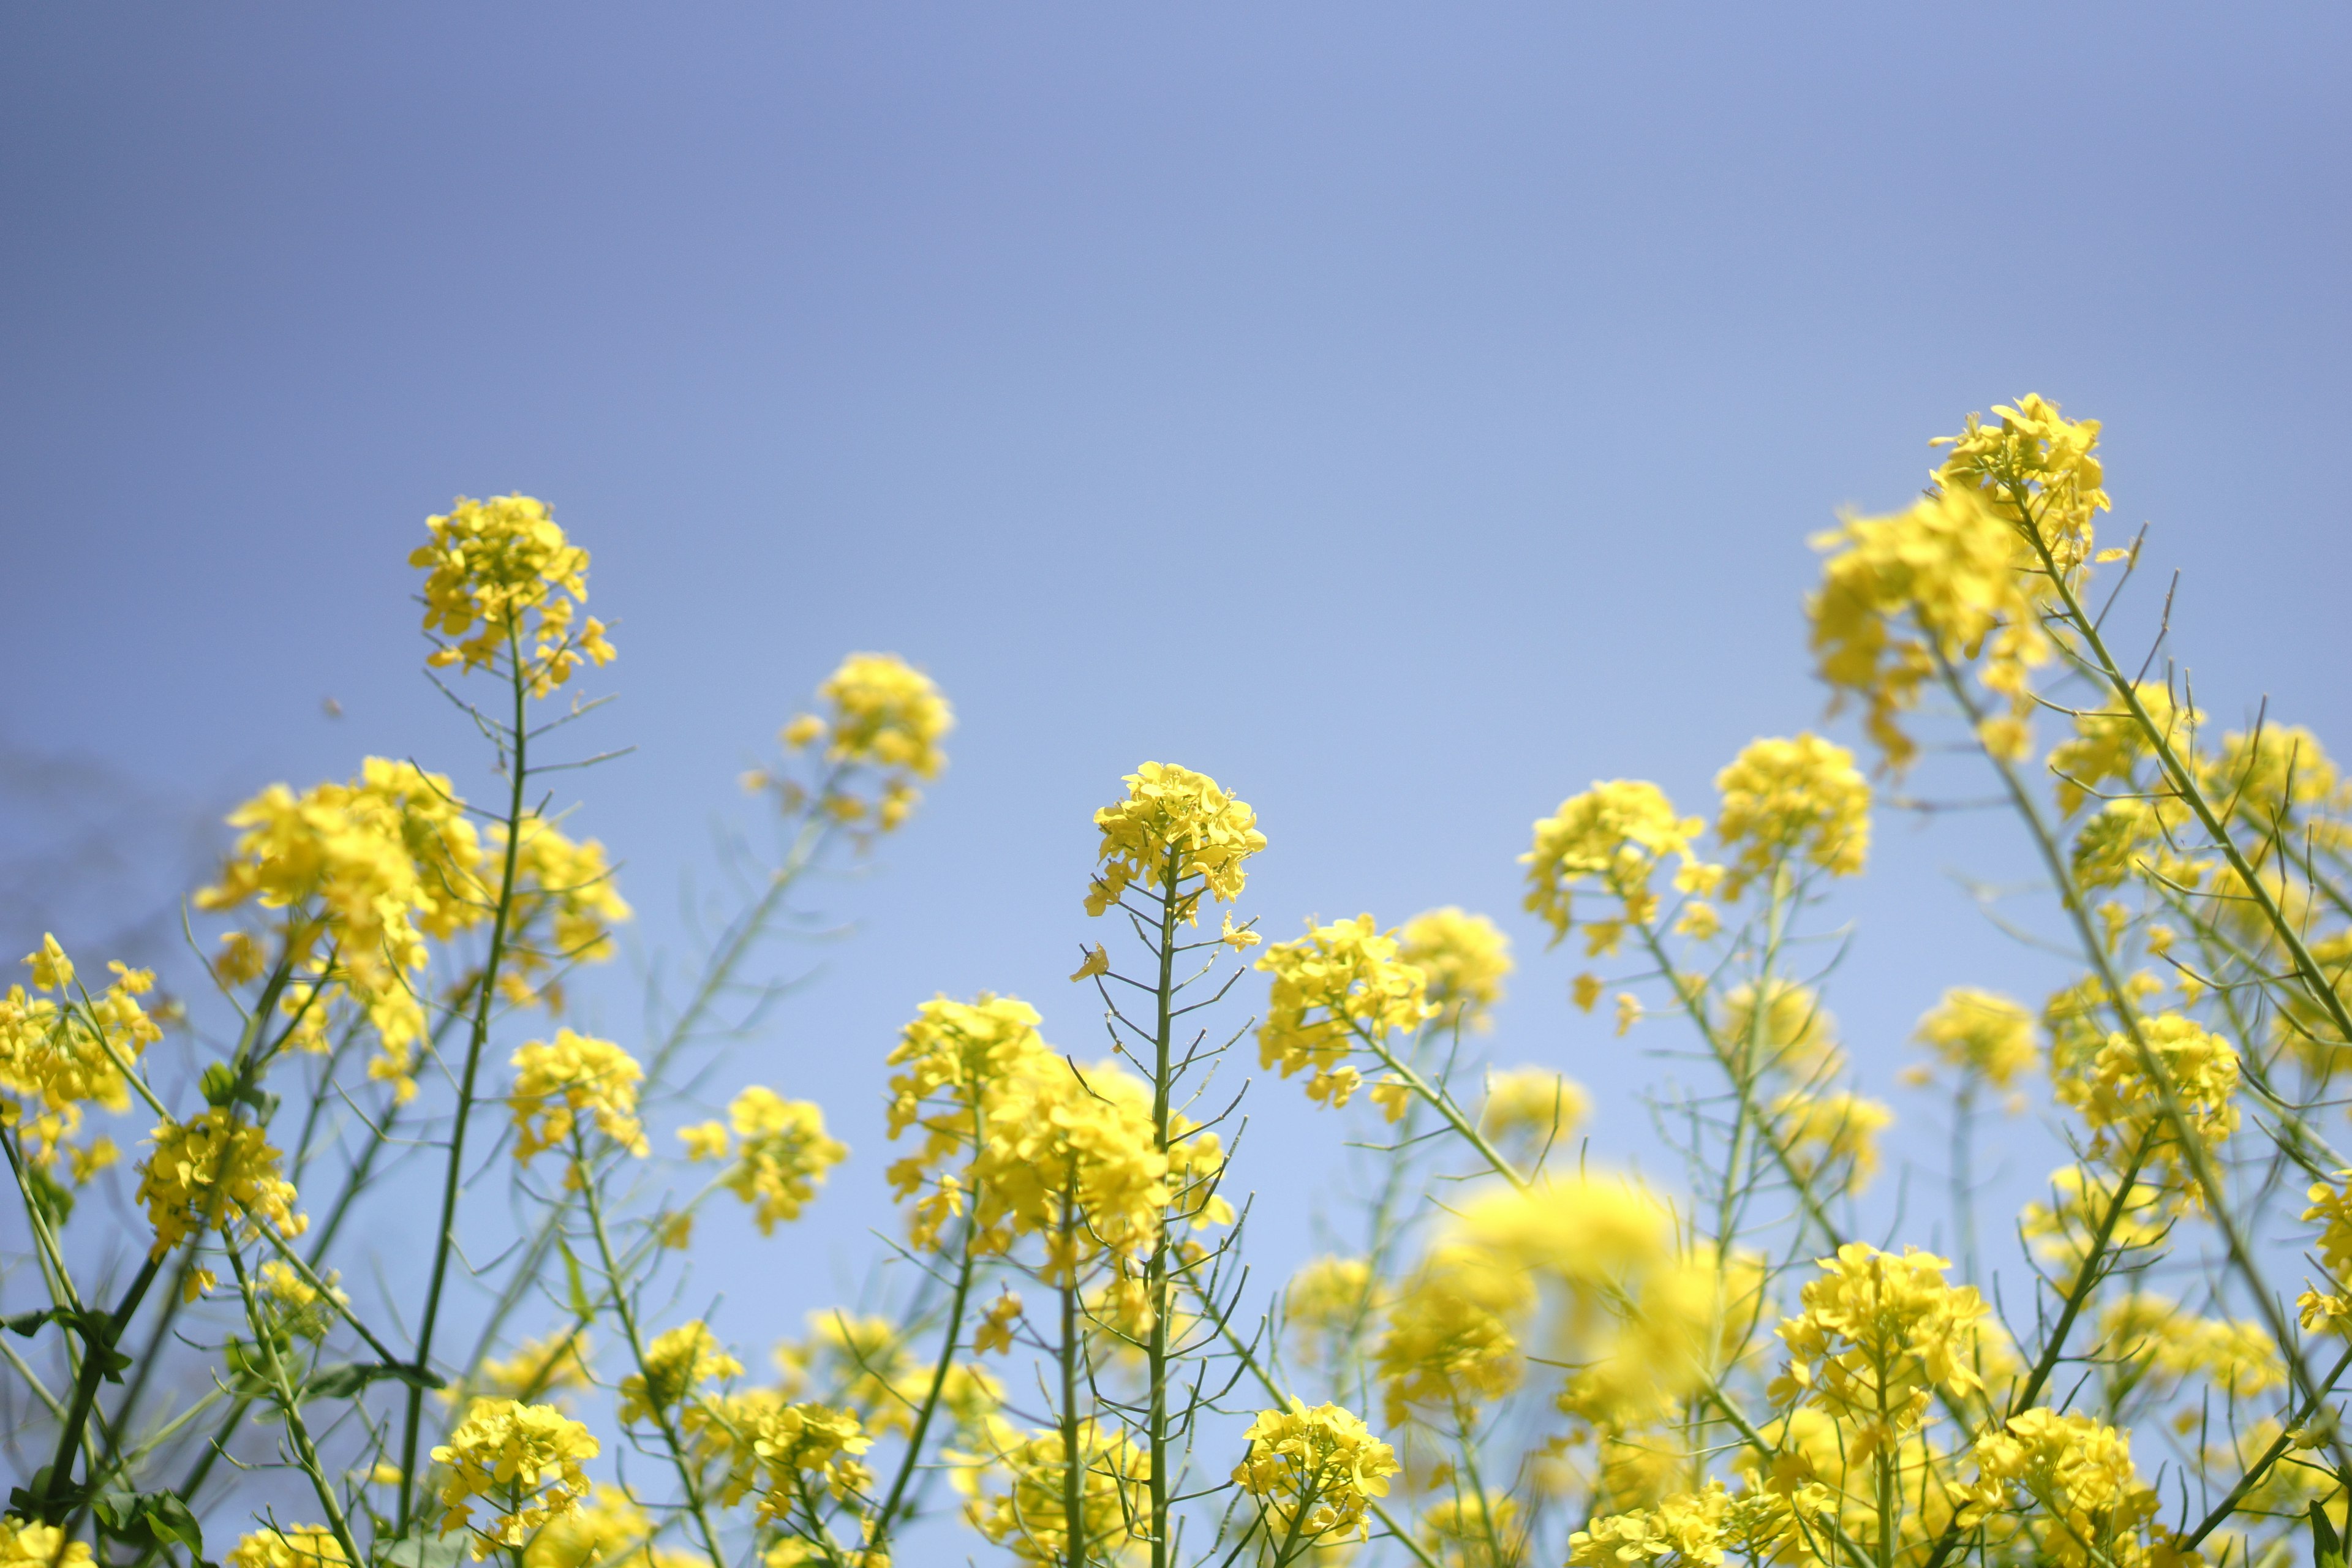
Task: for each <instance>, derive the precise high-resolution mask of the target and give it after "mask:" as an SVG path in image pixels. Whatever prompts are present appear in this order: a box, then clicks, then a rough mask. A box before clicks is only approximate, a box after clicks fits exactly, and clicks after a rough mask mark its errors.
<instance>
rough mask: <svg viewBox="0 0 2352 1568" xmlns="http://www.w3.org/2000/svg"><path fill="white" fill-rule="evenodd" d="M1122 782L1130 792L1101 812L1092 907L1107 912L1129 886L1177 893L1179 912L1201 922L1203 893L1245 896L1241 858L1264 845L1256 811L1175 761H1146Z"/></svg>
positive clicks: (1222, 898) (1227, 899)
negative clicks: (1194, 885)
mask: <svg viewBox="0 0 2352 1568" xmlns="http://www.w3.org/2000/svg"><path fill="white" fill-rule="evenodd" d="M1120 782H1122V783H1123V784H1126V785H1127V797H1126V798H1125V799H1123V800H1120V801H1118V802H1117V803H1115V804H1113V805H1107V806H1104V807H1103V808H1102V809H1101V810H1100V811H1097V812H1096V813H1095V826H1096V827H1097V828H1099V829H1100V830H1101V832H1102V846H1101V847H1100V848H1099V849H1098V850H1097V854H1096V858H1097V860H1099V861H1100V862H1101V869H1100V870H1099V871H1097V873H1096V875H1095V878H1094V879H1093V880H1092V881H1091V882H1089V883H1088V884H1087V913H1088V914H1090V915H1099V914H1101V913H1102V912H1103V911H1104V910H1108V909H1109V908H1110V907H1111V906H1112V905H1113V904H1116V903H1118V900H1119V899H1120V898H1121V897H1122V896H1123V895H1124V894H1125V893H1126V891H1127V889H1128V888H1129V887H1130V886H1140V887H1142V888H1145V889H1150V890H1151V891H1153V892H1155V893H1157V894H1158V895H1159V896H1160V897H1161V898H1164V899H1168V900H1173V901H1174V903H1175V905H1176V918H1177V919H1179V920H1186V921H1196V922H1197V921H1198V919H1199V907H1200V902H1201V897H1202V894H1203V893H1205V894H1207V895H1208V896H1209V897H1210V898H1212V899H1214V900H1216V901H1217V902H1219V903H1231V902H1232V901H1233V900H1235V899H1238V898H1240V897H1241V894H1242V885H1243V883H1244V881H1245V880H1246V879H1247V873H1246V872H1244V870H1243V868H1242V864H1243V862H1244V861H1245V860H1247V859H1248V858H1250V857H1251V856H1253V855H1255V854H1256V853H1257V852H1258V851H1259V850H1261V849H1263V848H1265V834H1263V833H1260V832H1259V831H1258V829H1257V813H1255V812H1254V811H1252V810H1251V809H1250V808H1249V807H1248V806H1247V805H1244V803H1243V802H1242V801H1240V800H1238V799H1236V798H1235V797H1234V795H1229V794H1228V793H1226V792H1225V791H1224V790H1223V789H1222V788H1220V787H1219V786H1218V784H1217V781H1216V780H1214V779H1213V778H1211V777H1210V776H1209V775H1208V774H1206V773H1194V772H1192V770H1191V769H1190V768H1180V767H1178V766H1177V765H1176V764H1175V763H1144V764H1143V765H1142V766H1141V767H1139V768H1138V769H1136V770H1135V772H1133V773H1129V774H1128V775H1127V776H1126V777H1125V778H1124V779H1123V780H1121V781H1120ZM1196 878H1197V879H1199V882H1200V885H1199V886H1198V887H1197V888H1192V889H1189V890H1188V889H1187V888H1186V886H1185V884H1187V883H1188V882H1191V881H1192V879H1196Z"/></svg>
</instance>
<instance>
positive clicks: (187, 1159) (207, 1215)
mask: <svg viewBox="0 0 2352 1568" xmlns="http://www.w3.org/2000/svg"><path fill="white" fill-rule="evenodd" d="M152 1138H153V1140H154V1143H155V1151H154V1152H153V1153H152V1154H150V1155H149V1156H148V1157H147V1159H146V1160H145V1162H143V1163H142V1164H141V1165H140V1167H139V1177H140V1179H139V1201H140V1202H141V1203H142V1204H144V1205H146V1206H147V1218H148V1223H149V1224H151V1225H152V1226H154V1228H155V1242H154V1246H153V1247H152V1249H151V1250H152V1256H154V1257H156V1258H162V1257H163V1256H165V1255H166V1254H168V1253H169V1252H170V1251H171V1250H172V1249H173V1247H177V1246H179V1245H180V1244H181V1243H182V1242H184V1241H188V1240H191V1239H193V1238H194V1237H199V1236H201V1235H203V1234H204V1233H205V1231H208V1230H217V1231H219V1232H221V1233H222V1234H223V1235H224V1236H226V1235H227V1234H229V1233H230V1232H231V1231H232V1230H234V1231H236V1233H237V1234H238V1235H239V1236H241V1237H243V1239H245V1240H247V1241H255V1240H257V1239H259V1238H260V1237H261V1235H262V1233H263V1231H264V1230H265V1229H267V1230H268V1231H271V1232H274V1233H275V1234H277V1235H278V1236H279V1237H296V1236H299V1235H301V1234H302V1232H303V1231H304V1230H305V1229H307V1228H308V1227H309V1226H310V1221H309V1220H308V1219H307V1218H306V1217H304V1216H303V1215H299V1214H297V1213H295V1212H294V1201H295V1193H294V1184H293V1183H291V1182H289V1181H287V1180H286V1179H285V1177H283V1176H282V1175H280V1174H279V1173H278V1158H279V1156H278V1151H277V1150H276V1149H274V1148H272V1147H270V1145H269V1142H268V1140H267V1139H266V1138H265V1137H264V1135H263V1133H262V1130H261V1129H260V1128H258V1127H256V1126H255V1125H254V1124H253V1123H251V1122H250V1121H237V1120H236V1115H235V1112H234V1111H233V1110H226V1109H223V1108H221V1107H219V1106H215V1107H213V1108H212V1109H210V1110H205V1111H203V1112H202V1113H200V1114H199V1115H197V1116H195V1117H194V1118H192V1119H191V1120H189V1121H171V1120H169V1119H168V1118H167V1119H166V1120H164V1121H160V1122H158V1123H156V1125H155V1131H154V1132H153V1133H152ZM210 1279H211V1276H210V1274H209V1273H208V1272H207V1271H205V1270H203V1269H198V1270H196V1272H195V1274H194V1276H192V1277H191V1279H190V1288H191V1289H199V1288H201V1286H202V1284H207V1283H209V1281H210Z"/></svg>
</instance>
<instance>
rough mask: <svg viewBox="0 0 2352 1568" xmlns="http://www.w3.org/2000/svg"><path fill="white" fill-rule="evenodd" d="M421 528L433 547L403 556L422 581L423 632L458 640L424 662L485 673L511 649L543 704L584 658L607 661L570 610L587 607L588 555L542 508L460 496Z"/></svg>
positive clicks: (599, 628) (599, 626)
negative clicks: (421, 575)
mask: <svg viewBox="0 0 2352 1568" xmlns="http://www.w3.org/2000/svg"><path fill="white" fill-rule="evenodd" d="M425 527H426V528H427V529H429V530H431V531H432V533H433V542H431V543H430V544H424V545H419V546H418V547H417V548H416V549H415V551H414V552H411V553H410V555H409V557H408V563H409V564H410V565H411V566H417V567H422V568H424V569H425V570H426V572H428V573H429V575H428V576H427V577H426V578H425V630H426V631H427V632H437V633H439V634H440V635H441V636H442V637H448V638H454V639H456V641H455V644H454V646H451V645H447V644H445V645H444V646H443V647H440V648H439V649H437V650H436V652H435V653H434V655H433V657H432V660H431V662H432V663H434V664H436V665H450V664H459V663H462V664H463V666H464V668H467V669H472V668H476V667H477V666H480V667H485V668H491V667H495V666H496V664H497V662H498V659H499V655H501V654H503V653H506V652H508V651H509V645H511V646H512V647H513V648H514V650H515V657H516V662H517V663H518V664H519V665H520V671H519V673H520V674H521V675H522V677H523V678H524V679H527V680H528V681H529V682H530V689H531V694H532V695H533V696H536V697H544V696H546V695H547V693H548V692H550V691H551V690H553V689H555V688H556V687H559V686H561V685H562V684H563V683H564V682H565V681H566V680H568V679H571V677H572V671H573V670H574V669H576V668H579V666H580V664H581V662H582V661H583V659H593V660H594V661H595V662H596V663H598V664H607V663H610V662H611V661H612V658H613V647H612V645H611V644H610V643H609V642H607V641H606V640H605V639H604V624H603V623H602V622H600V621H597V620H595V619H594V618H593V617H591V618H590V619H589V620H588V621H587V623H586V624H585V625H584V626H582V627H581V628H580V629H579V630H578V631H577V632H576V633H575V632H574V631H573V630H572V616H573V614H574V612H575V610H576V608H577V607H578V606H579V605H584V604H586V603H587V601H588V579H587V573H588V552H586V551H584V550H583V549H581V548H579V547H578V546H577V545H574V544H572V543H571V542H569V541H567V540H566V539H565V538H564V536H563V530H562V529H561V528H559V527H557V526H556V522H555V517H554V514H553V513H552V512H551V511H550V510H548V506H547V503H546V502H544V501H541V500H532V499H531V498H530V497H529V496H522V495H513V496H500V497H498V498H496V499H494V500H482V501H477V500H467V499H466V498H465V497H463V496H460V497H458V498H457V504H456V505H455V506H453V507H452V508H451V509H450V510H449V513H448V515H447V516H446V517H430V518H427V519H425ZM526 616H528V617H530V621H531V624H530V626H525V625H524V621H525V617H526ZM525 648H528V649H529V652H527V653H526V652H524V651H522V650H523V649H525Z"/></svg>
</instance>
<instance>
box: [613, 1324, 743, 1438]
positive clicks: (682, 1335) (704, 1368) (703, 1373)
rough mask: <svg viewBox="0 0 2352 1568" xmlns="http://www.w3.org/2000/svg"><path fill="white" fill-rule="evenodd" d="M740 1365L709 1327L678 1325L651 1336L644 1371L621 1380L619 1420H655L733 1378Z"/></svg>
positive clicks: (705, 1325) (702, 1325)
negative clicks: (700, 1390)
mask: <svg viewBox="0 0 2352 1568" xmlns="http://www.w3.org/2000/svg"><path fill="white" fill-rule="evenodd" d="M742 1370H743V1363H741V1362H740V1361H737V1360H736V1359H735V1358H734V1357H733V1356H731V1355H729V1354H728V1353H727V1348H726V1347H725V1346H724V1345H722V1344H720V1343H719V1339H718V1336H717V1335H715V1334H713V1333H712V1332H711V1331H710V1328H709V1325H708V1324H706V1323H704V1322H701V1321H694V1322H690V1323H680V1324H679V1325H678V1326H677V1328H674V1329H669V1330H667V1331H663V1332H661V1333H658V1334H656V1335H655V1336H654V1341H653V1343H651V1344H649V1345H647V1346H646V1363H645V1370H644V1371H643V1372H642V1373H630V1374H629V1375H628V1376H626V1377H625V1378H623V1379H622V1380H621V1420H622V1421H623V1422H624V1423H628V1422H634V1421H644V1420H646V1419H648V1418H650V1417H654V1416H658V1415H661V1414H663V1413H664V1412H665V1411H668V1410H672V1409H675V1408H676V1407H677V1405H678V1402H679V1401H681V1400H683V1399H684V1398H686V1396H687V1395H688V1394H691V1393H693V1392H694V1391H695V1390H696V1389H698V1388H699V1387H701V1386H702V1385H703V1384H706V1383H717V1382H719V1381H720V1380H721V1379H723V1378H730V1377H733V1376H734V1375H735V1374H736V1373H740V1372H741V1371H742Z"/></svg>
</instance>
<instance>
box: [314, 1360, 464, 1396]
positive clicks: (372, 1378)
mask: <svg viewBox="0 0 2352 1568" xmlns="http://www.w3.org/2000/svg"><path fill="white" fill-rule="evenodd" d="M387 1378H390V1379H396V1380H398V1381H399V1382H402V1383H405V1384H409V1385H410V1386H411V1387H415V1388H422V1389H425V1390H427V1391H428V1392H429V1391H431V1390H433V1389H436V1388H438V1387H440V1386H441V1384H442V1383H443V1382H444V1379H442V1378H441V1377H439V1376H438V1375H436V1374H435V1373H429V1372H420V1371H418V1370H417V1369H416V1368H415V1367H413V1366H410V1365H407V1364H406V1363H398V1362H383V1361H370V1362H342V1363H338V1364H337V1365H334V1366H329V1367H321V1368H320V1370H319V1371H317V1372H315V1373H311V1374H310V1383H309V1384H306V1385H305V1386H304V1389H303V1393H304V1394H305V1395H306V1396H307V1397H309V1398H311V1399H349V1398H351V1397H352V1395H354V1394H358V1393H359V1392H360V1391H361V1390H362V1389H363V1388H365V1387H367V1385H368V1384H372V1383H382V1382H383V1381H384V1380H386V1379H387Z"/></svg>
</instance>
